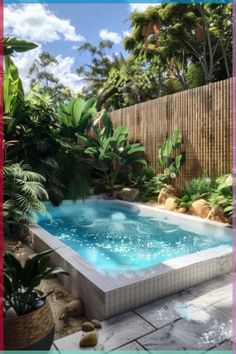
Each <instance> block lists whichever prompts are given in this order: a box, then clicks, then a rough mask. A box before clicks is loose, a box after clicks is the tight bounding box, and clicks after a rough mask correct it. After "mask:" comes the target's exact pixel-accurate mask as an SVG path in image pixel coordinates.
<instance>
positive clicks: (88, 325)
mask: <svg viewBox="0 0 236 354" xmlns="http://www.w3.org/2000/svg"><path fill="white" fill-rule="evenodd" d="M94 327H95V326H94V324H92V323H91V322H84V323H82V330H83V331H85V332H91V331H93V330H94Z"/></svg>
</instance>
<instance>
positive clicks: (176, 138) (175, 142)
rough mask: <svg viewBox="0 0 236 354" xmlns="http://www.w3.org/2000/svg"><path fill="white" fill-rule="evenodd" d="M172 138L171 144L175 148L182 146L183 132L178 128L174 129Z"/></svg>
mask: <svg viewBox="0 0 236 354" xmlns="http://www.w3.org/2000/svg"><path fill="white" fill-rule="evenodd" d="M170 140H171V144H172V146H173V148H174V149H177V148H178V147H179V146H180V144H181V141H182V134H181V133H180V131H179V130H178V129H177V130H175V131H174V133H173V134H172V136H171V138H170Z"/></svg>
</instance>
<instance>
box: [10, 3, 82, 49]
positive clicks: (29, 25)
mask: <svg viewBox="0 0 236 354" xmlns="http://www.w3.org/2000/svg"><path fill="white" fill-rule="evenodd" d="M4 29H5V33H6V34H7V35H11V36H16V37H21V38H24V39H28V40H31V41H36V42H42V43H46V42H53V41H56V40H60V39H64V40H68V41H75V42H80V41H83V40H85V38H84V37H83V36H81V35H80V34H77V33H76V30H75V27H74V26H72V25H71V23H70V21H69V20H65V19H62V18H59V17H57V16H56V15H55V14H54V13H53V12H52V11H50V10H49V9H48V8H47V7H46V6H45V5H42V4H27V5H12V6H7V7H5V9H4Z"/></svg>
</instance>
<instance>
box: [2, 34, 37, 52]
mask: <svg viewBox="0 0 236 354" xmlns="http://www.w3.org/2000/svg"><path fill="white" fill-rule="evenodd" d="M3 41H4V55H11V54H13V53H14V52H20V53H22V52H27V51H28V50H32V49H35V48H37V47H38V45H37V44H36V43H33V42H28V41H25V40H23V39H17V38H14V37H5V38H4V40H3Z"/></svg>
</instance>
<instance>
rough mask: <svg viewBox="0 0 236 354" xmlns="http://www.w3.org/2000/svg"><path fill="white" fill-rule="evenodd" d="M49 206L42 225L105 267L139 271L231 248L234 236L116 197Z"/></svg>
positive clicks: (94, 263)
mask: <svg viewBox="0 0 236 354" xmlns="http://www.w3.org/2000/svg"><path fill="white" fill-rule="evenodd" d="M47 209H48V212H49V216H47V217H45V216H40V217H39V218H38V224H39V225H40V226H42V227H43V228H44V229H46V230H47V231H48V232H49V233H51V234H52V235H54V236H55V237H57V238H58V239H59V240H61V241H62V242H64V243H65V244H66V245H68V246H69V247H71V248H72V249H73V250H75V251H76V252H78V253H79V254H80V256H81V257H83V258H84V259H85V260H87V261H88V262H90V263H92V264H93V265H94V266H95V267H96V268H97V269H100V270H106V271H127V270H139V269H144V268H147V267H151V266H153V265H156V264H159V263H161V262H163V261H166V260H168V259H172V258H176V257H179V256H183V255H187V254H191V253H195V252H197V251H201V250H204V249H208V248H211V247H217V246H220V245H228V246H229V247H231V238H230V237H229V236H219V235H217V234H216V235H201V234H200V233H198V230H197V229H196V227H194V228H193V230H192V232H190V231H187V230H184V226H183V225H181V224H180V225H173V224H170V223H167V222H165V221H161V220H160V219H158V218H154V217H147V216H141V215H139V213H138V210H137V209H135V208H133V209H129V208H127V207H123V206H122V205H119V204H116V203H114V202H112V201H109V202H107V201H106V202H102V201H97V200H87V201H85V202H82V201H78V202H76V203H73V202H64V203H62V205H60V206H59V207H53V206H50V205H47Z"/></svg>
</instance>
